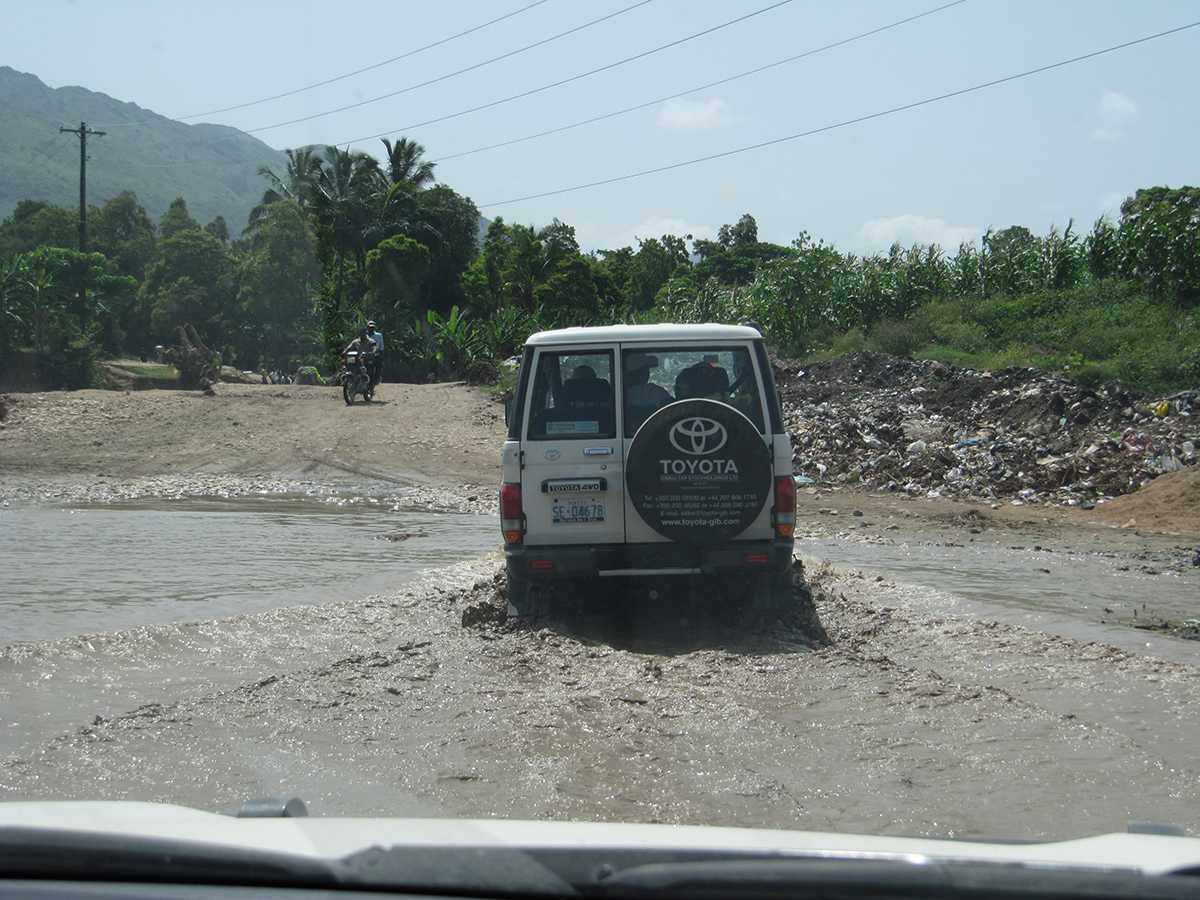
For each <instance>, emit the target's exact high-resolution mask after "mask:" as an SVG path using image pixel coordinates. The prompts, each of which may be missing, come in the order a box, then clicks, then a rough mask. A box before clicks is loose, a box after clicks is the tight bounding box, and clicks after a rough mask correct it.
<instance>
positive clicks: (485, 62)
mask: <svg viewBox="0 0 1200 900" xmlns="http://www.w3.org/2000/svg"><path fill="white" fill-rule="evenodd" d="M653 2H654V0H638V2H636V3H634V4H632V5H630V6H626V7H624V8H622V9H618V10H617V11H616V12H611V13H609V14H608V15H604V16H601V17H600V18H598V19H592V20H591V21H590V22H584V23H583V24H582V25H576V26H575V27H574V28H568V29H567V30H566V31H560V32H558V34H552V35H550V36H549V37H546V38H542V39H541V40H540V41H534V42H533V43H532V44H526V45H525V46H523V47H517V48H516V49H515V50H509V51H508V52H506V53H501V54H500V55H499V56H493V57H492V58H491V59H485V60H483V61H481V62H477V63H473V64H472V65H469V66H466V67H464V68H462V69H456V70H455V71H453V72H447V73H446V74H444V75H439V76H437V77H436V78H430V79H427V80H425V81H419V82H417V83H416V84H410V85H408V87H402V88H400V89H399V90H395V91H389V92H388V93H386V94H380V95H379V96H378V97H369V98H368V99H366V100H359V101H357V102H355V103H347V104H345V105H344V106H337V107H334V108H333V109H327V110H325V111H324V112H318V113H311V114H310V115H307V116H300V117H299V118H296V119H288V120H287V121H285V122H276V123H275V124H273V125H261V126H259V127H258V128H247V129H245V131H246V133H247V134H256V133H257V132H260V131H271V130H272V129H275V128H282V127H283V126H285V125H296V124H299V123H300V122H311V121H312V120H313V119H320V118H323V117H324V116H331V115H333V114H334V113H340V112H345V111H346V110H349V109H358V108H359V107H360V106H367V105H369V104H371V103H378V102H379V101H380V100H387V99H388V98H390V97H398V96H399V95H400V94H407V93H410V92H412V91H415V90H418V89H419V88H423V87H429V85H431V84H437V83H438V82H440V81H446V80H448V79H450V78H455V77H457V76H459V75H463V74H465V73H466V72H474V71H475V70H476V69H482V68H483V67H484V66H490V65H491V64H492V63H496V62H500V61H501V60H503V59H509V58H511V57H513V56H517V55H518V54H521V53H525V52H527V51H529V50H533V49H534V48H535V47H542V46H544V45H546V44H549V43H551V42H553V41H557V40H559V39H560V38H564V37H567V36H568V35H572V34H575V33H576V32H579V31H583V30H584V29H585V28H591V27H592V26H593V25H599V24H600V23H601V22H607V21H608V20H609V19H615V18H616V17H617V16H621V15H624V14H625V13H627V12H632V11H633V10H635V9H637V8H639V7H642V6H645V5H646V4H648V3H653Z"/></svg>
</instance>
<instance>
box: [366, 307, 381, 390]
mask: <svg viewBox="0 0 1200 900" xmlns="http://www.w3.org/2000/svg"><path fill="white" fill-rule="evenodd" d="M367 336H368V337H370V338H371V340H372V341H374V342H375V355H374V356H373V357H372V358H371V364H372V365H371V384H372V385H375V384H379V382H381V381H382V380H383V332H382V331H376V330H375V320H374V319H370V320H368V321H367Z"/></svg>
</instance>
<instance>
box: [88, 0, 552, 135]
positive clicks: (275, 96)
mask: <svg viewBox="0 0 1200 900" xmlns="http://www.w3.org/2000/svg"><path fill="white" fill-rule="evenodd" d="M549 2H550V0H534V2H533V3H528V4H526V5H525V6H522V7H521V8H520V9H514V10H513V11H512V12H509V13H505V14H504V15H502V16H497V17H496V18H494V19H489V20H488V21H486V22H480V23H479V24H478V25H473V26H472V27H470V28H468V29H466V30H465V31H459V32H457V33H456V34H452V35H449V36H448V37H444V38H440V39H438V40H436V41H433V42H432V43H429V44H425V45H424V46H421V47H416V48H415V49H413V50H407V51H405V52H404V53H401V54H400V55H399V56H392V57H389V58H388V59H381V60H380V61H379V62H377V63H371V65H369V66H363V67H362V68H361V69H355V70H354V71H353V72H345V73H343V74H341V75H334V76H333V77H331V78H326V79H325V80H323V81H314V82H313V83H312V84H306V85H304V87H298V88H293V89H292V90H290V91H284V92H283V93H280V94H272V95H271V96H269V97H261V98H259V99H258V100H247V101H246V102H245V103H237V104H235V105H233V106H224V107H222V108H220V109H210V110H208V111H207V112H199V113H192V114H191V115H187V116H179V117H178V118H177V120H176V121H180V122H182V121H186V120H187V119H199V118H201V117H202V116H216V115H220V114H221V113H227V112H234V111H236V110H239V109H248V108H250V107H251V106H259V105H261V104H263V103H270V102H271V101H272V100H282V99H283V98H285V97H294V96H295V95H296V94H303V93H304V92H305V91H311V90H314V89H316V88H319V87H325V86H326V85H329V84H334V83H336V82H338V81H345V80H346V79H347V78H353V77H354V76H355V75H362V74H363V73H364V72H370V71H372V70H374V69H379V68H382V67H383V66H386V65H390V64H391V63H394V62H399V61H400V60H402V59H408V58H409V57H410V56H416V55H417V54H418V53H424V52H425V51H426V50H432V49H434V48H435V47H440V46H442V45H443V44H448V43H450V42H451V41H456V40H458V39H459V38H462V37H466V36H467V35H469V34H474V33H475V32H477V31H482V30H483V29H485V28H488V27H490V26H492V25H496V24H499V23H500V22H503V21H505V20H506V19H511V18H514V17H515V16H519V15H520V14H521V13H523V12H528V11H529V10H531V9H533V8H534V7H535V6H541V5H542V4H543V3H549ZM143 124H145V123H144V122H110V123H108V124H107V125H105V127H106V128H116V127H122V126H126V125H143Z"/></svg>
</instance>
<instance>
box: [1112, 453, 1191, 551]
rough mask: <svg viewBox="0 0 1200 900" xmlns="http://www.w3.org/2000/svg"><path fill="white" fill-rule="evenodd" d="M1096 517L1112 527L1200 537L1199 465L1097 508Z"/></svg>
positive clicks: (1159, 479)
mask: <svg viewBox="0 0 1200 900" xmlns="http://www.w3.org/2000/svg"><path fill="white" fill-rule="evenodd" d="M1095 514H1096V518H1098V519H1102V520H1103V521H1105V522H1109V523H1110V524H1113V525H1125V524H1129V525H1130V527H1140V528H1152V529H1154V530H1155V531H1175V532H1179V533H1181V534H1196V535H1200V466H1193V467H1192V468H1189V469H1185V470H1184V471H1182V472H1169V473H1167V474H1166V475H1163V476H1162V477H1161V478H1156V479H1154V481H1152V482H1150V483H1149V484H1148V485H1146V486H1145V487H1144V488H1142V489H1141V490H1139V491H1135V492H1134V493H1132V494H1126V495H1125V496H1124V497H1118V498H1116V499H1115V500H1110V501H1109V502H1108V503H1105V504H1103V505H1102V506H1099V507H1097V508H1096V513H1095Z"/></svg>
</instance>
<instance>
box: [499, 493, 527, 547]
mask: <svg viewBox="0 0 1200 900" xmlns="http://www.w3.org/2000/svg"><path fill="white" fill-rule="evenodd" d="M500 531H501V532H503V534H504V543H506V544H519V543H521V535H522V534H524V532H525V516H524V514H523V513H522V511H521V485H520V484H518V483H516V482H511V481H506V482H504V484H502V485H500Z"/></svg>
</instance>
